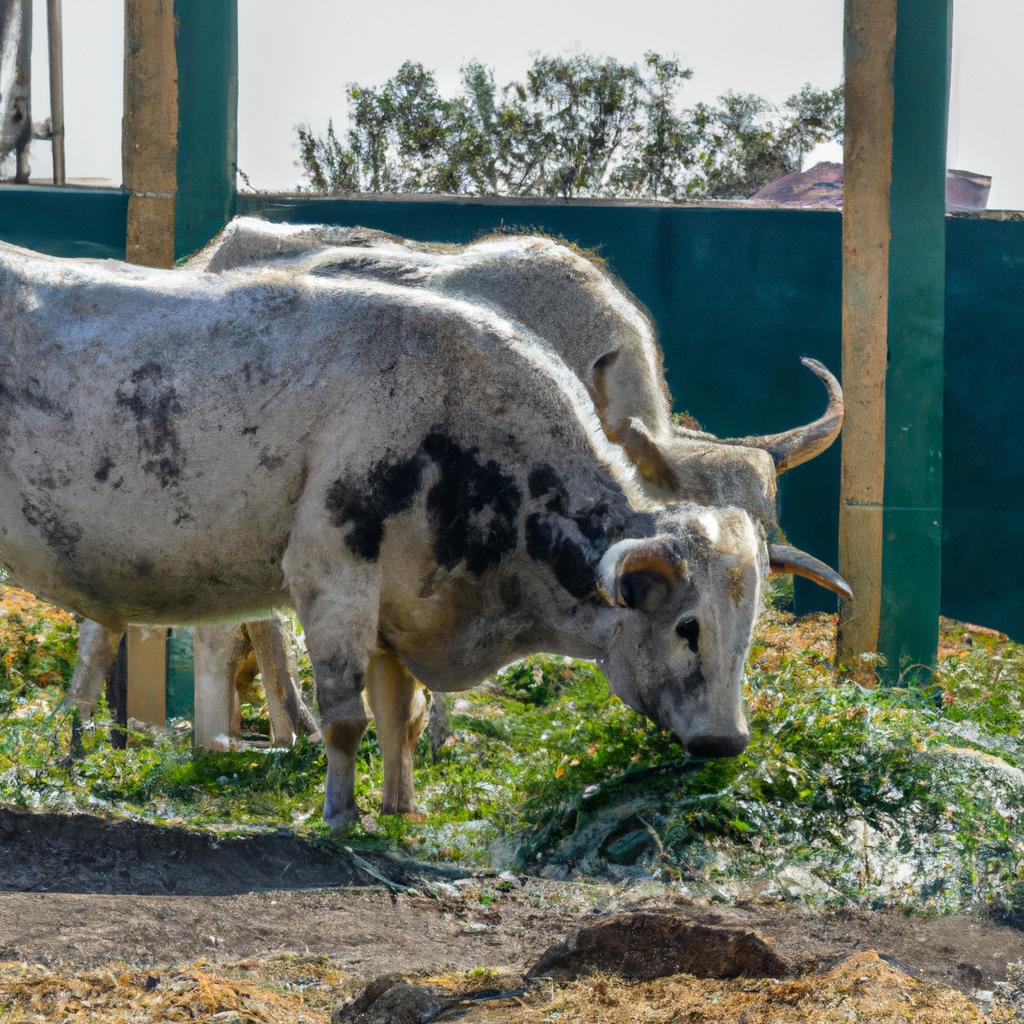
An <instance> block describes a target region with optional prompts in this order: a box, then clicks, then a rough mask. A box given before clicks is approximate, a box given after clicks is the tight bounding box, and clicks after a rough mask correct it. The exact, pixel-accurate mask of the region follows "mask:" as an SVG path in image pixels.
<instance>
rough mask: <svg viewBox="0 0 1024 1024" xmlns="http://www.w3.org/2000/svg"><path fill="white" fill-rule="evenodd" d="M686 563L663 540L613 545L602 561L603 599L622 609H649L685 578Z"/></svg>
mask: <svg viewBox="0 0 1024 1024" xmlns="http://www.w3.org/2000/svg"><path fill="white" fill-rule="evenodd" d="M686 571H687V570H686V562H685V560H684V559H683V557H682V554H681V552H679V551H678V550H677V548H676V547H675V545H674V544H673V543H672V542H671V541H670V540H668V539H667V538H664V537H652V538H650V539H647V540H622V541H619V542H618V543H617V544H613V545H612V547H610V548H609V549H608V550H607V551H606V552H605V556H604V558H603V559H602V560H601V566H600V569H599V575H600V579H601V589H602V591H603V596H604V597H605V599H606V600H607V601H608V603H609V604H612V605H618V606H619V607H622V608H640V607H643V606H645V605H649V604H651V603H653V602H654V601H656V600H658V599H659V597H661V596H664V594H666V593H667V592H668V590H667V589H666V588H671V587H673V586H675V585H676V584H677V583H678V582H679V581H680V580H682V579H683V578H684V577H685V576H686Z"/></svg>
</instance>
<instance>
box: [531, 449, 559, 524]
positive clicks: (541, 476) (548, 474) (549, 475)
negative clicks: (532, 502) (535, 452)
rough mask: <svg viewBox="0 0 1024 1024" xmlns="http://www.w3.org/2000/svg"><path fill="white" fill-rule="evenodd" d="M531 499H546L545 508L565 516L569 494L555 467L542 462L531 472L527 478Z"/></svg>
mask: <svg viewBox="0 0 1024 1024" xmlns="http://www.w3.org/2000/svg"><path fill="white" fill-rule="evenodd" d="M527 484H528V485H529V488H530V497H531V498H545V499H546V502H545V506H544V507H545V508H546V509H547V510H548V511H549V512H555V513H557V514H558V515H562V516H564V515H565V514H566V509H567V507H568V504H569V493H568V491H566V489H565V484H563V483H562V478H561V477H560V476H559V475H558V473H557V472H556V471H555V467H554V466H550V465H548V463H546V462H542V463H540V464H539V465H536V466H534V467H533V469H531V470H530V475H529V477H527Z"/></svg>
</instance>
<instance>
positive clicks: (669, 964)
mask: <svg viewBox="0 0 1024 1024" xmlns="http://www.w3.org/2000/svg"><path fill="white" fill-rule="evenodd" d="M593 971H597V972H599V973H601V974H608V975H615V976H616V977H620V978H625V979H628V980H631V981H649V980H650V979H652V978H664V977H667V976H668V975H670V974H693V975H695V976H696V977H698V978H740V977H745V978H782V977H785V976H786V975H787V974H789V973H790V965H789V964H787V963H786V962H785V961H784V960H783V959H782V958H781V957H780V956H779V954H778V953H777V952H776V950H775V949H774V947H773V943H772V940H771V939H767V938H765V937H764V936H763V935H761V934H759V933H758V932H756V931H754V930H753V929H752V928H742V927H728V926H724V925H714V924H699V923H696V922H695V921H693V919H692V918H691V917H689V916H687V915H685V914H681V913H678V912H675V913H673V912H671V911H668V912H662V913H657V912H650V911H647V912H639V913H633V914H613V915H611V916H610V917H607V918H605V919H604V920H603V921H598V922H597V923H596V924H592V925H586V926H584V927H583V928H580V929H578V930H577V931H575V932H573V933H572V935H570V936H569V937H568V938H567V939H566V940H565V941H564V942H560V943H558V945H557V946H552V947H551V948H550V949H549V950H548V951H547V952H546V953H544V955H543V956H542V957H541V958H540V960H538V961H537V963H536V964H534V966H533V967H532V968H531V969H530V972H529V974H528V975H527V977H528V978H553V979H554V980H555V981H569V980H571V979H574V978H577V977H579V976H580V975H581V974H587V973H590V972H593Z"/></svg>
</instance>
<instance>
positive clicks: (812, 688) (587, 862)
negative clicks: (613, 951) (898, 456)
mask: <svg viewBox="0 0 1024 1024" xmlns="http://www.w3.org/2000/svg"><path fill="white" fill-rule="evenodd" d="M8 607H9V605H8ZM21 614H22V615H23V618H24V621H25V622H27V623H30V624H32V623H37V622H39V621H41V620H40V618H39V616H42V615H43V614H44V612H43V609H42V608H41V607H40V608H35V609H33V608H23V610H22V612H21ZM49 614H50V615H52V614H53V613H52V612H51V613H49ZM55 621H61V620H59V616H58V618H57V619H56V620H55ZM65 625H67V624H65ZM34 628H36V627H35V626H34V625H33V626H31V628H29V629H25V630H23V631H22V632H20V633H18V634H17V636H18V637H19V638H20V639H18V640H17V643H18V644H19V645H20V647H19V649H18V650H17V651H13V652H12V650H11V649H9V648H6V647H5V648H4V650H3V651H2V652H0V654H2V656H4V657H7V656H8V655H10V654H12V653H13V654H14V658H13V662H14V663H15V664H19V665H23V664H29V662H27V661H26V659H27V658H28V657H29V653H26V651H24V650H21V649H20V648H26V647H27V648H30V649H31V648H35V647H39V646H43V647H46V646H47V645H46V644H43V645H39V644H37V643H36V641H35V639H34V637H35V635H36V634H34V633H32V629H34ZM69 628H70V627H69ZM833 629H834V625H833V620H832V619H830V618H829V617H828V616H820V617H818V618H816V619H808V620H801V621H800V622H796V623H794V622H792V621H791V617H788V616H785V615H783V614H782V613H779V612H773V611H769V612H768V613H766V616H765V619H764V620H763V622H762V624H761V626H760V627H759V632H758V636H757V638H756V641H755V646H754V649H753V652H752V656H751V662H750V665H749V671H748V687H747V702H748V712H749V716H750V720H751V727H752V734H753V738H752V741H751V745H750V747H749V749H748V750H747V752H746V753H744V754H743V755H741V756H740V757H738V758H735V759H731V760H717V761H707V762H700V761H693V760H689V759H687V758H685V757H683V756H682V753H681V751H680V749H679V748H678V746H677V745H676V744H675V742H674V741H673V739H672V738H671V737H670V736H668V735H667V734H665V733H662V732H660V731H658V730H657V729H656V728H655V727H654V726H653V725H652V724H651V723H650V722H648V721H647V720H646V719H644V718H642V717H640V716H639V715H636V714H635V713H633V712H632V711H630V710H629V709H628V708H626V707H625V706H624V705H623V704H622V703H621V702H619V701H618V700H617V699H615V698H613V697H610V696H609V694H608V688H607V684H606V682H605V680H604V678H603V676H602V675H601V673H600V672H599V671H598V670H597V668H596V667H595V666H594V665H592V664H590V663H587V662H577V661H571V660H569V659H566V658H561V657H550V656H544V657H536V658H529V659H526V660H525V661H524V662H521V663H519V664H517V665H514V666H512V667H510V668H509V669H507V670H505V671H504V672H502V673H500V674H499V675H498V677H497V678H496V679H495V680H494V681H493V682H491V683H489V684H487V685H486V686H484V687H483V688H481V689H480V690H477V691H473V692H470V693H467V694H464V695H460V696H459V697H458V698H457V699H456V700H455V701H454V702H453V708H452V724H453V729H454V735H453V737H452V738H451V739H450V740H449V742H448V743H447V744H446V745H445V746H444V747H442V748H441V750H440V752H439V754H438V758H437V760H436V761H433V760H432V759H431V758H430V755H429V751H428V749H427V746H426V743H425V741H424V742H423V744H422V745H421V748H420V750H419V752H418V758H417V769H416V783H417V788H418V792H419V794H420V803H421V805H422V807H423V809H424V812H425V819H426V820H425V821H423V822H410V821H407V820H405V819H402V818H390V817H384V816H380V815H375V814H366V815H364V817H363V819H362V824H361V826H359V827H358V828H357V829H356V830H355V832H354V834H353V835H352V837H351V838H350V839H349V840H348V841H349V842H358V843H363V844H376V845H382V844H383V845H394V844H397V845H399V846H401V847H402V848H404V849H406V850H407V851H409V852H411V853H414V854H415V855H417V856H420V857H428V858H432V857H436V858H447V859H458V860H462V861H470V862H486V861H488V860H489V859H492V858H493V862H494V863H496V864H499V865H504V864H518V865H519V866H520V867H521V868H526V869H529V870H540V869H542V868H543V869H545V870H546V871H548V872H552V871H553V872H555V873H556V874H557V873H559V872H562V873H564V874H566V875H568V874H570V873H572V872H574V871H580V872H583V873H585V874H586V873H596V874H604V875H611V876H613V877H625V878H629V877H638V876H643V875H651V874H653V875H656V876H657V875H660V876H661V877H663V878H666V879H670V880H673V881H674V883H675V884H677V885H679V886H682V887H684V888H685V889H686V890H688V891H690V892H699V893H704V894H705V895H710V896H713V897H718V898H733V897H737V898H739V897H742V896H744V895H747V896H750V895H771V894H774V895H777V896H783V897H794V898H800V899H804V900H810V901H825V902H834V903H842V902H848V903H852V904H858V905H869V906H882V905H894V906H904V907H913V908H919V909H920V908H923V909H936V910H945V909H954V908H963V907H971V906H978V905H987V906H990V907H992V908H994V909H996V910H999V911H1002V912H1005V913H1007V914H1014V915H1020V914H1021V913H1024V817H1022V814H1024V810H1022V809H1024V774H1022V773H1021V771H1020V769H1021V768H1024V647H1021V646H1018V645H1014V644H1012V643H1006V642H1001V641H999V640H996V639H992V638H987V637H985V636H983V635H976V636H974V638H973V639H971V637H968V638H967V639H968V640H971V642H970V643H968V642H967V641H966V640H965V641H963V642H958V643H954V642H952V641H950V640H949V637H946V638H945V640H944V645H945V654H944V657H943V661H942V665H941V669H940V671H939V673H938V674H937V676H936V677H935V683H934V686H933V687H931V688H930V689H928V690H917V691H909V690H902V689H897V688H889V689H877V690H871V689H865V688H863V687H862V686H860V685H858V684H857V683H855V682H854V681H853V680H852V679H851V678H850V677H849V676H848V675H847V674H846V673H844V672H840V673H839V674H838V678H837V677H836V673H835V671H834V668H833V666H832V664H831V663H830V657H831V634H832V631H833ZM62 630H63V627H62V628H55V629H54V631H53V632H52V634H51V636H52V643H53V644H54V652H53V653H52V654H48V655H47V656H46V657H53V658H60V659H63V660H64V662H66V661H67V650H66V646H65V645H66V644H67V642H68V639H69V634H67V633H66V632H63V631H62ZM10 635H11V634H10V633H9V632H8V633H7V634H5V636H7V637H10ZM7 642H10V641H9V640H8V641H7ZM57 652H59V653H57ZM32 657H35V658H36V661H35V662H34V664H38V665H46V664H48V662H47V660H46V657H43V656H42V655H40V654H38V653H36V654H33V655H32ZM42 671H44V672H45V671H52V670H47V669H43V670H42ZM0 692H2V693H3V694H4V695H5V696H4V699H5V700H6V707H5V710H3V712H2V728H0V801H2V802H8V803H13V804H17V805H20V806H27V807H51V808H58V809H71V808H82V809H88V810H92V811H103V812H106V813H112V814H117V815H124V816H130V817H145V818H148V819H152V820H158V821H175V822H187V823H189V824H192V825H198V826H207V827H216V828H218V829H237V828H249V829H252V828H261V827H280V826H281V825H285V826H289V827H293V828H296V829H299V830H311V831H320V830H322V829H323V825H322V823H321V822H320V818H319V809H320V805H321V801H322V799H323V778H324V759H323V754H322V751H321V749H320V748H319V747H314V746H310V745H309V744H308V743H306V742H305V741H300V743H299V745H298V746H296V747H295V748H294V749H292V750H273V751H263V750H260V751H257V750H249V751H238V752H233V753H226V754H193V753H192V751H191V747H190V743H189V740H190V731H189V728H188V726H189V723H175V724H173V725H172V727H170V728H168V729H160V730H152V731H147V732H145V733H139V734H136V735H134V736H133V737H132V742H131V744H130V745H129V748H128V749H127V750H125V751H114V750H111V749H110V747H109V745H108V743H107V739H106V733H107V727H108V721H107V719H106V717H105V715H104V713H103V710H102V709H101V711H100V713H99V714H98V715H97V716H96V718H94V719H93V721H92V722H90V723H86V726H85V729H84V732H83V736H82V748H83V749H82V754H81V756H80V757H78V758H77V759H74V760H72V759H69V757H68V750H69V743H70V720H69V719H68V718H67V717H66V716H65V715H64V714H62V713H61V712H60V711H58V710H57V703H58V700H59V696H60V691H59V688H58V687H54V686H45V687H42V688H37V687H35V686H34V685H33V681H32V679H31V677H30V676H28V675H26V674H22V675H20V676H19V677H18V678H15V677H14V676H12V675H11V674H7V675H6V676H5V677H4V681H3V686H2V687H0ZM359 761H360V765H359V767H360V782H359V788H358V798H359V801H360V805H361V806H362V807H364V808H367V809H369V808H373V807H375V806H377V802H378V801H379V798H380V787H381V764H380V750H379V747H378V746H377V743H376V740H375V736H374V733H373V728H372V726H371V728H370V730H369V731H368V734H367V738H366V740H365V741H364V743H363V746H362V748H361V751H360V755H359Z"/></svg>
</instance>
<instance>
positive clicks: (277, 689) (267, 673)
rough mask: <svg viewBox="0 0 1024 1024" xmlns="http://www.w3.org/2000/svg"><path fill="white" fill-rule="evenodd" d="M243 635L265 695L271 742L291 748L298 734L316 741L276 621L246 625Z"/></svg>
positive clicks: (312, 721)
mask: <svg viewBox="0 0 1024 1024" xmlns="http://www.w3.org/2000/svg"><path fill="white" fill-rule="evenodd" d="M245 629H246V632H247V633H248V634H249V640H250V641H251V643H252V647H253V651H254V652H255V653H256V661H257V663H258V664H259V667H260V672H261V674H262V675H263V689H264V690H265V691H266V694H267V711H268V712H269V714H270V729H271V735H272V736H273V739H274V742H275V743H277V744H284V745H285V746H289V747H290V746H291V745H292V744H293V743H294V742H295V737H296V736H297V735H298V734H299V732H300V731H302V732H304V733H306V734H307V735H308V736H310V737H312V738H314V739H319V737H320V730H319V728H318V727H317V724H316V720H315V719H314V718H313V715H312V714H311V712H310V710H309V708H307V707H306V704H305V702H304V701H303V699H302V691H301V689H300V688H299V683H298V675H297V673H296V671H295V665H294V664H293V662H292V658H291V653H290V649H289V645H288V637H287V636H286V634H285V629H284V626H283V625H282V623H281V621H280V620H279V619H278V618H276V617H275V618H271V619H260V620H259V621H257V622H247V623H246V624H245Z"/></svg>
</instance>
